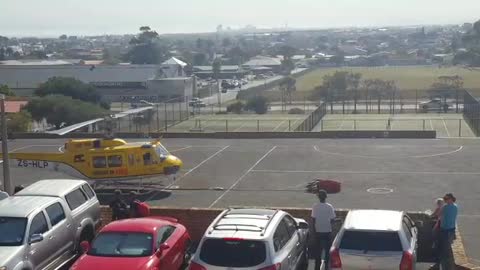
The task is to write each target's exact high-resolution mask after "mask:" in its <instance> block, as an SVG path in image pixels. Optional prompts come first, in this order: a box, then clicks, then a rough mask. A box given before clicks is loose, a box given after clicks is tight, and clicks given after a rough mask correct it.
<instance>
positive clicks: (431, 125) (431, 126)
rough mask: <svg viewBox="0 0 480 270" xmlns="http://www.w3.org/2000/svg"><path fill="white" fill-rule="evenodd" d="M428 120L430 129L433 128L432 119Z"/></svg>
mask: <svg viewBox="0 0 480 270" xmlns="http://www.w3.org/2000/svg"><path fill="white" fill-rule="evenodd" d="M429 120H430V130H434V129H433V124H432V119H429Z"/></svg>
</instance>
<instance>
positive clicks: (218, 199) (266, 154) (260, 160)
mask: <svg viewBox="0 0 480 270" xmlns="http://www.w3.org/2000/svg"><path fill="white" fill-rule="evenodd" d="M275 148H277V146H274V147H272V149H270V150H269V151H268V152H267V153H265V155H263V156H262V157H261V158H260V159H259V160H257V162H255V164H253V166H252V167H250V169H248V170H247V171H246V172H245V173H244V174H242V176H240V178H238V179H237V181H235V183H233V185H231V186H230V187H229V188H228V189H227V190H226V191H225V192H224V193H222V195H220V196H219V197H218V198H217V199H216V200H215V201H214V202H213V203H212V204H210V206H209V207H208V208H212V207H213V206H214V205H215V204H216V203H217V202H218V201H220V200H221V199H222V198H223V197H224V196H225V195H226V194H227V193H228V192H230V190H232V189H233V188H235V186H237V185H238V183H240V181H242V180H243V178H245V176H247V174H249V173H250V172H251V171H252V170H253V169H254V168H255V167H256V166H257V165H258V164H259V163H260V162H262V160H264V159H265V158H266V157H267V156H268V155H269V154H270V153H272V152H273V150H275Z"/></svg>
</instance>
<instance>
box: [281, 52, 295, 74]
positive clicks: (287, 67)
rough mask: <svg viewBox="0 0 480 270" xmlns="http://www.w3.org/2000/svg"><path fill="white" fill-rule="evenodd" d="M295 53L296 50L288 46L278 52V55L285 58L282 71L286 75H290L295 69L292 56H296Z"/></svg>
mask: <svg viewBox="0 0 480 270" xmlns="http://www.w3.org/2000/svg"><path fill="white" fill-rule="evenodd" d="M295 52H296V49H295V48H293V47H291V46H287V45H285V46H282V47H280V49H279V50H278V53H279V54H281V55H282V56H283V60H282V69H283V71H284V72H285V73H286V74H290V73H291V72H292V70H293V69H294V68H295V64H294V63H293V60H292V56H293V55H294V54H295Z"/></svg>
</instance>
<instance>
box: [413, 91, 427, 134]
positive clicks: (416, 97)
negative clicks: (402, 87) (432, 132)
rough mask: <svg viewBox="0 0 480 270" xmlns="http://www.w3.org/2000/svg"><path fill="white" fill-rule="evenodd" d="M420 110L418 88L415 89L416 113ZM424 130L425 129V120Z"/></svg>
mask: <svg viewBox="0 0 480 270" xmlns="http://www.w3.org/2000/svg"><path fill="white" fill-rule="evenodd" d="M417 110H418V90H417V89H415V113H417ZM423 130H425V120H423Z"/></svg>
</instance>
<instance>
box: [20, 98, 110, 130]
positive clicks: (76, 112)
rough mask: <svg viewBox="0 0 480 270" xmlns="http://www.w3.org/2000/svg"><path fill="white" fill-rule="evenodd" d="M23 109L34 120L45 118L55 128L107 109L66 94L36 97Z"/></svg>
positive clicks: (94, 116)
mask: <svg viewBox="0 0 480 270" xmlns="http://www.w3.org/2000/svg"><path fill="white" fill-rule="evenodd" d="M24 110H26V111H28V112H29V113H30V114H31V115H32V117H33V119H34V120H36V121H41V120H43V119H45V120H46V121H47V123H49V124H51V125H54V126H55V127H56V128H57V129H59V128H60V127H61V126H62V125H67V126H68V125H73V124H75V123H80V122H84V121H87V120H91V119H95V118H99V117H103V116H105V115H107V114H108V111H106V110H104V109H103V108H101V107H99V106H97V105H95V104H92V103H88V102H84V101H81V100H75V99H72V98H71V97H66V96H46V97H36V98H33V99H32V100H31V101H30V102H29V103H28V104H27V105H26V106H25V107H24Z"/></svg>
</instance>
